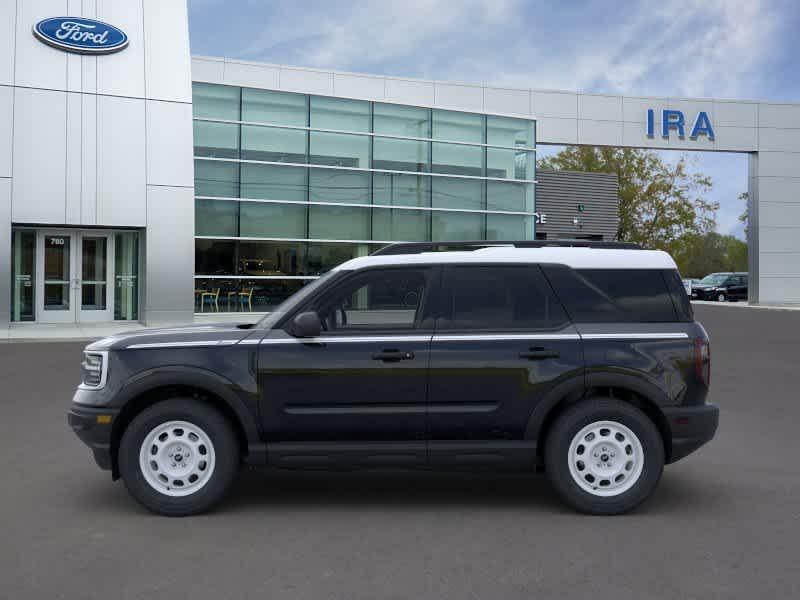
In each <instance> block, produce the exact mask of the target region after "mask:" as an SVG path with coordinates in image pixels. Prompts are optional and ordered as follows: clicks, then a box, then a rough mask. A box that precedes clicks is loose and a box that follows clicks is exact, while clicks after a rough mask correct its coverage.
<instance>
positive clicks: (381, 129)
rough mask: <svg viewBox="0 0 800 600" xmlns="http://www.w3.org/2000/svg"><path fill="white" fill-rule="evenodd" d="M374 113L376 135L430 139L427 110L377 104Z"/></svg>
mask: <svg viewBox="0 0 800 600" xmlns="http://www.w3.org/2000/svg"><path fill="white" fill-rule="evenodd" d="M373 112H374V116H373V127H374V131H375V133H384V134H386V135H401V136H406V137H420V138H428V137H430V125H429V123H428V109H427V108H420V107H417V106H400V105H396V104H381V103H375V105H374V108H373Z"/></svg>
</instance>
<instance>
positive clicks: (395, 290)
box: [315, 268, 427, 333]
mask: <svg viewBox="0 0 800 600" xmlns="http://www.w3.org/2000/svg"><path fill="white" fill-rule="evenodd" d="M426 288H427V270H425V269H405V268H400V269H397V268H395V269H381V270H371V271H367V272H366V273H363V274H360V275H355V276H354V277H352V278H350V279H349V280H348V281H347V282H345V283H343V284H342V285H341V286H338V287H337V288H336V289H334V290H333V291H332V292H331V293H330V294H327V295H326V297H325V298H321V299H320V302H319V303H318V304H317V306H316V307H315V308H316V310H317V312H318V313H319V316H320V319H321V320H322V323H323V328H324V329H325V330H326V331H327V332H328V333H336V332H345V331H382V330H408V329H414V328H415V327H416V326H417V323H418V322H419V317H420V314H421V313H420V310H421V308H422V305H423V298H424V296H425V291H426Z"/></svg>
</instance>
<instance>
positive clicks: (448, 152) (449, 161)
mask: <svg viewBox="0 0 800 600" xmlns="http://www.w3.org/2000/svg"><path fill="white" fill-rule="evenodd" d="M483 150H484V149H483V147H481V146H460V145H457V144H442V143H437V142H434V143H433V144H432V152H433V165H432V166H431V170H432V171H433V172H434V173H452V174H454V175H472V176H474V177H480V176H482V175H483Z"/></svg>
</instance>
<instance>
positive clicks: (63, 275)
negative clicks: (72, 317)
mask: <svg viewBox="0 0 800 600" xmlns="http://www.w3.org/2000/svg"><path fill="white" fill-rule="evenodd" d="M69 242H70V238H69V236H53V235H46V236H45V237H44V309H45V310H48V311H50V310H69V308H70V301H69V295H70V294H69V280H70V268H69V261H70V247H69Z"/></svg>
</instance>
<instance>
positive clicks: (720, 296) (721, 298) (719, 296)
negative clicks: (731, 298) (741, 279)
mask: <svg viewBox="0 0 800 600" xmlns="http://www.w3.org/2000/svg"><path fill="white" fill-rule="evenodd" d="M726 300H727V297H726V296H725V294H723V293H722V292H720V293H719V294H717V302H725V301H726Z"/></svg>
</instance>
